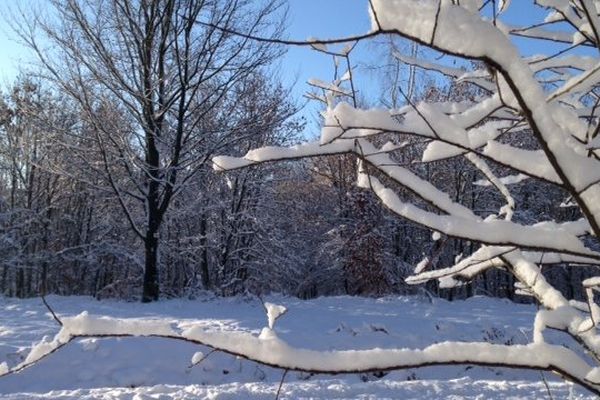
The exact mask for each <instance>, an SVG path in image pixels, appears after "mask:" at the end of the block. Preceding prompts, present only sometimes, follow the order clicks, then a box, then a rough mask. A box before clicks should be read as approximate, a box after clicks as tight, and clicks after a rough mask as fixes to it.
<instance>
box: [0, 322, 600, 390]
mask: <svg viewBox="0 0 600 400" xmlns="http://www.w3.org/2000/svg"><path fill="white" fill-rule="evenodd" d="M265 329H266V330H268V331H270V334H269V335H265V334H264V332H265ZM141 336H143V337H156V338H164V339H173V340H182V341H186V342H189V343H193V344H197V345H203V346H207V347H209V348H211V349H213V350H214V351H220V352H224V353H227V354H231V355H234V356H238V357H242V358H245V359H248V360H251V361H254V362H257V363H259V364H263V365H266V366H270V367H275V368H280V369H285V370H290V371H303V372H311V373H321V374H339V373H364V372H372V371H391V370H400V369H408V368H416V367H424V366H432V365H455V364H477V365H487V366H502V367H510V368H526V369H536V370H548V371H553V372H555V373H557V374H560V375H561V376H563V377H566V378H567V379H569V380H572V381H574V382H576V383H578V384H580V385H582V386H585V387H587V388H588V389H589V390H591V391H592V392H594V393H600V382H597V381H595V380H590V379H589V377H590V376H592V375H593V374H594V373H595V369H594V368H593V367H591V366H590V365H588V364H587V363H586V362H585V361H584V360H583V359H582V358H581V357H579V356H578V355H577V354H576V353H575V352H573V351H571V350H569V349H567V348H565V347H563V346H556V345H550V344H546V343H532V344H528V345H516V346H507V345H496V344H490V343H463V342H442V343H438V344H434V345H431V346H428V347H426V348H424V349H381V348H376V349H370V350H332V351H314V350H309V349H303V348H296V347H293V346H291V345H289V344H288V343H287V342H285V341H284V340H282V339H280V338H279V337H278V336H277V334H276V333H275V332H274V331H272V330H271V329H269V328H264V329H263V332H262V333H261V334H260V335H258V336H256V335H253V334H251V333H245V332H210V331H206V330H205V329H204V328H203V327H198V326H196V327H194V326H192V327H189V324H188V325H186V326H185V327H184V326H182V325H181V324H177V323H172V322H170V321H162V320H155V321H148V320H146V321H142V320H138V319H116V318H109V317H96V316H91V315H88V314H87V313H82V314H80V315H77V316H75V317H70V318H63V326H62V328H61V330H60V332H59V333H58V334H57V335H56V337H55V338H54V339H53V340H52V341H51V342H42V343H39V344H37V345H36V346H34V348H33V349H32V350H31V352H30V354H29V355H28V356H27V358H26V359H25V361H24V362H23V363H21V364H20V365H17V366H16V367H14V368H12V369H7V368H6V367H4V371H1V372H0V377H2V376H5V375H8V374H12V373H17V372H19V371H21V370H23V369H25V368H27V367H29V366H31V365H33V364H35V363H36V362H38V361H40V360H42V359H43V358H44V357H46V356H48V355H49V354H52V353H53V352H55V351H56V350H58V349H60V348H61V347H63V346H65V345H66V344H68V343H70V342H72V341H73V340H76V339H80V338H91V337H94V338H110V337H141ZM199 358H201V357H199Z"/></svg>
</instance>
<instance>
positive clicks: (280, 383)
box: [275, 369, 289, 400]
mask: <svg viewBox="0 0 600 400" xmlns="http://www.w3.org/2000/svg"><path fill="white" fill-rule="evenodd" d="M288 371H289V369H286V370H285V371H283V375H281V380H280V381H279V387H278V388H277V394H276V395H275V400H279V393H281V387H282V386H283V381H284V380H285V376H286V375H287V373H288Z"/></svg>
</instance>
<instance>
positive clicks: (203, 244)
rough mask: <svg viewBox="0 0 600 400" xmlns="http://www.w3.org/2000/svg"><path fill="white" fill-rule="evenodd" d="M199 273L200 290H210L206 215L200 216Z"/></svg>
mask: <svg viewBox="0 0 600 400" xmlns="http://www.w3.org/2000/svg"><path fill="white" fill-rule="evenodd" d="M200 251H201V252H202V254H201V255H200V273H201V274H202V276H201V278H202V288H203V289H204V290H209V289H210V275H209V271H208V248H207V240H206V215H205V214H202V215H201V216H200Z"/></svg>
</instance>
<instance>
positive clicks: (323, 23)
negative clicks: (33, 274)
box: [0, 0, 541, 130]
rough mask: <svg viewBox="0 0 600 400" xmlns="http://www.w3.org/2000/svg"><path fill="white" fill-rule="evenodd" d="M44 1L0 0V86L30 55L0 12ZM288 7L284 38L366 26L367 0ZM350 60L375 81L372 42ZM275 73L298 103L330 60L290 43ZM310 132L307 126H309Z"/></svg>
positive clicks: (364, 83) (518, 4) (514, 11)
mask: <svg viewBox="0 0 600 400" xmlns="http://www.w3.org/2000/svg"><path fill="white" fill-rule="evenodd" d="M45 1H46V0H0V86H3V84H6V83H10V82H12V81H13V80H14V78H15V77H16V75H17V73H18V67H19V65H22V64H25V63H26V62H27V61H28V60H30V59H31V56H30V55H29V52H28V50H26V49H24V48H23V47H22V46H20V45H19V44H18V43H16V42H15V41H14V37H13V38H11V36H14V34H11V31H10V28H9V27H8V26H7V23H6V22H5V21H4V20H2V18H1V16H2V15H6V14H7V12H6V10H7V8H8V7H15V6H16V5H18V6H24V7H29V6H34V7H35V8H36V9H38V10H40V9H42V8H43V7H44V4H45ZM512 3H513V4H512V5H511V7H510V8H509V11H508V13H507V14H506V15H505V16H504V19H505V20H507V21H510V22H511V23H514V24H523V23H525V22H526V20H527V19H531V17H532V15H531V13H533V12H538V13H540V11H536V9H534V8H533V6H532V5H531V4H532V3H533V1H532V0H518V1H517V0H515V1H513V2H512ZM288 4H289V7H290V12H289V24H288V30H287V37H288V38H290V39H300V40H303V39H308V38H309V37H317V38H333V37H341V36H348V35H353V34H359V33H364V32H366V31H367V30H368V29H369V27H370V21H369V17H368V12H367V8H368V0H288ZM522 50H523V51H524V52H525V53H533V52H536V51H540V50H541V49H537V48H530V47H528V45H527V44H524V45H523V48H522ZM355 54H356V57H355V61H356V64H358V66H359V69H358V73H357V74H356V79H357V80H358V82H357V86H358V87H359V89H360V88H361V87H368V86H370V85H372V84H374V83H376V82H374V81H373V75H372V74H369V73H367V72H365V71H364V70H361V69H360V62H361V61H365V60H367V61H369V62H373V61H375V60H374V58H375V57H377V56H380V54H376V53H374V49H373V46H370V45H369V44H368V43H362V44H360V45H359V47H358V48H357V49H356V50H355ZM278 71H279V74H280V76H281V78H282V79H283V81H284V82H285V84H286V85H288V86H291V85H292V84H293V85H294V88H293V94H294V97H296V98H297V99H298V100H297V101H298V103H300V104H303V102H304V100H303V99H302V94H303V93H305V92H307V91H308V90H309V86H308V85H307V84H306V81H307V80H308V79H310V78H318V79H321V80H323V81H330V80H331V79H332V74H333V65H332V60H331V58H330V57H329V56H326V55H323V54H321V53H319V52H317V51H315V50H312V49H310V48H308V47H291V48H289V50H288V52H287V54H286V56H285V57H284V58H283V59H282V60H281V62H280V64H279V66H278ZM342 72H343V71H342ZM318 109H319V105H318V104H316V103H314V104H309V106H308V107H307V108H306V109H305V111H304V115H305V117H306V118H307V119H308V120H309V122H311V121H312V123H311V125H313V124H314V121H313V120H314V118H315V116H316V113H317V111H318ZM311 130H312V128H311Z"/></svg>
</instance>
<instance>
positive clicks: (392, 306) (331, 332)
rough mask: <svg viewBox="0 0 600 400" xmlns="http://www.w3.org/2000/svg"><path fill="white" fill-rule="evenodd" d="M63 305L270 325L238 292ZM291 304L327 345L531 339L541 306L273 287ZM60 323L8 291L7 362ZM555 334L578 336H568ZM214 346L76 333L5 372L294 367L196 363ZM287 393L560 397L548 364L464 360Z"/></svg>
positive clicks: (294, 314)
mask: <svg viewBox="0 0 600 400" xmlns="http://www.w3.org/2000/svg"><path fill="white" fill-rule="evenodd" d="M48 301H49V303H50V304H51V305H52V307H53V308H54V309H55V311H56V312H57V314H59V316H60V315H63V316H67V315H75V314H79V313H80V312H81V311H84V310H87V311H89V313H90V314H94V315H106V316H113V317H125V318H150V319H163V320H164V319H166V320H176V319H177V320H184V321H185V322H186V323H189V324H190V325H191V324H199V325H202V326H204V327H206V329H213V330H244V331H251V332H255V333H256V334H258V333H259V332H260V329H261V328H262V327H263V326H265V325H266V322H267V320H266V317H265V312H264V309H263V307H262V305H261V303H260V302H259V301H258V300H256V299H248V298H233V299H213V298H208V297H206V298H203V299H198V300H165V301H160V302H157V303H153V304H139V303H128V302H120V301H111V300H105V301H96V300H94V299H92V298H89V297H58V296H50V297H49V298H48ZM268 301H270V302H274V303H277V304H282V305H285V306H286V307H288V309H289V311H288V313H287V314H286V315H284V316H283V317H281V319H280V320H278V321H277V324H276V327H275V329H276V330H277V331H278V334H279V336H280V337H281V338H282V339H285V340H286V341H288V342H289V343H290V344H292V345H295V346H299V347H304V348H310V349H315V350H329V349H367V348H373V347H384V348H385V347H390V348H391V347H410V348H419V347H424V346H426V345H428V344H432V343H436V342H440V341H444V340H465V341H466V340H477V341H482V340H483V341H488V342H491V343H525V342H526V341H529V339H530V337H531V327H532V325H533V317H534V314H535V306H533V305H518V304H513V303H510V302H509V301H507V300H502V299H491V298H486V297H475V298H471V299H469V300H466V301H455V302H447V301H444V300H439V299H436V300H435V301H434V302H433V303H431V302H430V301H429V300H428V299H427V298H421V297H388V298H384V299H364V298H352V297H330V298H319V299H315V300H311V301H301V300H297V299H293V298H288V297H270V298H269V299H268ZM56 332H58V326H57V324H56V322H54V320H53V319H52V318H51V316H50V314H49V313H48V311H47V310H46V308H45V307H44V305H43V304H42V301H41V300H40V299H28V300H17V299H9V298H1V297H0V363H1V362H3V361H7V362H8V364H9V365H10V366H13V365H15V364H17V363H18V362H19V361H21V360H22V359H23V358H24V357H25V356H26V354H27V352H28V350H29V348H31V345H32V343H35V342H37V341H39V340H41V339H42V338H43V337H44V336H46V335H48V336H53V335H54V334H55V333H56ZM552 339H554V341H561V340H562V341H564V342H563V343H564V344H565V345H567V346H568V345H569V343H568V341H566V339H564V338H563V337H561V336H556V337H554V338H552ZM198 351H202V352H203V353H204V354H208V350H207V349H206V348H203V349H201V348H198V346H194V345H192V344H188V343H182V342H177V341H169V340H165V339H157V338H122V339H85V340H79V341H76V342H74V343H72V344H70V345H68V346H67V347H66V348H64V349H61V350H59V351H58V352H57V353H54V354H52V355H50V356H49V357H48V358H46V359H44V360H42V361H40V362H39V363H38V364H37V365H35V366H33V367H31V368H29V369H26V370H24V371H22V372H21V373H18V374H15V375H10V376H7V377H4V378H1V379H0V398H1V399H11V400H16V399H20V400H21V399H22V400H25V399H63V400H64V399H132V400H142V399H162V400H165V399H198V398H201V399H202V398H206V399H274V398H275V393H276V392H277V387H278V385H279V381H280V379H281V375H282V371H278V370H275V369H271V368H267V367H263V366H260V365H257V364H255V363H252V362H249V361H245V360H241V359H236V358H235V357H232V356H230V355H226V354H218V353H214V354H211V355H210V356H209V357H207V358H206V360H204V361H203V362H202V363H201V364H200V365H198V366H196V367H194V368H189V366H190V363H191V359H192V356H193V355H194V354H195V353H196V352H198ZM544 377H545V378H546V379H547V380H548V385H549V389H550V392H551V393H552V396H553V398H555V399H558V398H573V399H588V398H589V399H592V398H594V396H592V395H591V394H589V393H586V392H585V390H584V389H582V388H580V387H573V386H572V385H570V384H568V383H565V382H563V381H561V380H560V379H558V378H556V377H554V376H553V375H551V374H550V373H544ZM281 398H287V399H301V398H310V399H345V398H349V399H495V398H504V399H546V398H547V399H550V398H551V396H550V395H549V394H548V389H547V388H546V386H545V385H544V383H543V378H542V375H541V373H539V372H536V371H521V370H509V369H499V368H487V367H485V368H484V367H473V366H458V367H457V366H452V367H430V368H424V369H415V370H406V371H396V372H391V373H389V374H387V375H385V376H381V374H369V375H339V376H325V375H318V376H309V375H308V374H301V373H295V372H290V373H289V374H287V377H286V380H285V383H284V385H283V387H282V394H281Z"/></svg>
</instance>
